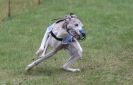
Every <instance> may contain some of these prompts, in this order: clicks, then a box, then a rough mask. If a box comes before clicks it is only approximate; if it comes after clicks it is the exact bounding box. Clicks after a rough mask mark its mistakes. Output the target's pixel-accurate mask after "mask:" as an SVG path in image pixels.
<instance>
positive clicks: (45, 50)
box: [39, 37, 50, 58]
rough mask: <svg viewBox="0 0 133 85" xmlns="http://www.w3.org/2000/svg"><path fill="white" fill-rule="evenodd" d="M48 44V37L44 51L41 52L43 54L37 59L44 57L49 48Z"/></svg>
mask: <svg viewBox="0 0 133 85" xmlns="http://www.w3.org/2000/svg"><path fill="white" fill-rule="evenodd" d="M49 42H50V37H49V38H48V39H47V41H46V44H45V47H44V50H43V53H42V54H41V56H39V58H41V57H42V56H44V55H45V54H46V52H47V49H48V47H49Z"/></svg>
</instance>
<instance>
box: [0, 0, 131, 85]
mask: <svg viewBox="0 0 133 85" xmlns="http://www.w3.org/2000/svg"><path fill="white" fill-rule="evenodd" d="M13 1H16V3H15V2H14V3H13V5H12V7H13V8H14V11H13V16H12V17H11V18H4V20H3V21H1V22H0V85H132V84H133V11H132V10H133V0H43V2H42V3H41V5H40V6H34V4H35V3H34V2H33V3H30V2H29V0H19V1H17V0H13ZM26 1H27V3H30V5H29V4H27V5H24V6H25V8H23V5H21V4H22V3H23V2H25V3H26ZM34 1H35V0H34ZM5 5H6V3H5V0H0V18H1V19H2V18H3V17H6V11H5V10H6V7H5ZM20 8H23V9H22V10H19V9H20ZM27 8H28V9H27ZM4 9H5V10H4ZM69 12H74V13H76V14H77V15H78V16H79V17H80V19H81V20H82V22H83V24H84V25H85V28H86V32H87V39H86V40H85V41H81V42H80V43H81V46H82V47H83V50H84V55H83V59H82V60H79V61H78V62H76V63H75V64H74V65H73V66H74V67H79V68H81V70H82V71H81V72H79V73H71V72H65V71H63V70H62V69H61V68H62V65H63V64H64V63H65V62H66V60H67V59H68V56H66V54H65V53H64V51H61V52H59V53H58V54H56V55H55V56H54V57H52V58H51V59H49V60H48V61H45V62H43V63H41V64H39V65H38V66H37V67H35V68H34V69H33V70H32V71H31V72H29V73H27V72H26V71H25V67H26V65H27V64H29V63H30V62H31V61H32V59H33V58H35V57H36V55H35V52H36V50H37V49H38V47H39V44H40V42H41V39H42V36H43V33H44V30H45V29H46V27H47V26H48V25H49V24H50V23H52V21H51V20H52V19H55V18H58V17H60V16H64V15H65V14H67V13H69Z"/></svg>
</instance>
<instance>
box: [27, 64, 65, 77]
mask: <svg viewBox="0 0 133 85" xmlns="http://www.w3.org/2000/svg"><path fill="white" fill-rule="evenodd" d="M65 72H66V71H64V70H63V69H62V68H58V67H57V68H56V67H39V66H37V67H35V68H33V69H32V70H30V71H26V72H25V75H30V76H54V75H61V74H64V73H65Z"/></svg>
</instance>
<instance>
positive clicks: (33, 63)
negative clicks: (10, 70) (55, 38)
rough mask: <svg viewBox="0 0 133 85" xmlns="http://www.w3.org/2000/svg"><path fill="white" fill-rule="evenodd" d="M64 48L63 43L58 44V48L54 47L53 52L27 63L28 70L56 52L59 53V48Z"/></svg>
mask: <svg viewBox="0 0 133 85" xmlns="http://www.w3.org/2000/svg"><path fill="white" fill-rule="evenodd" d="M62 48H63V46H62V45H59V46H57V47H56V48H54V49H53V50H52V51H51V52H49V53H47V54H46V55H44V56H41V58H39V59H37V60H35V61H33V62H32V63H31V64H29V65H27V67H26V70H30V69H32V68H33V67H34V66H36V65H38V64H39V63H41V62H42V61H44V60H46V59H48V58H50V57H52V56H53V55H54V54H55V53H57V52H58V51H59V50H61V49H62Z"/></svg>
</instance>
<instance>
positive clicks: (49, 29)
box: [36, 26, 52, 56]
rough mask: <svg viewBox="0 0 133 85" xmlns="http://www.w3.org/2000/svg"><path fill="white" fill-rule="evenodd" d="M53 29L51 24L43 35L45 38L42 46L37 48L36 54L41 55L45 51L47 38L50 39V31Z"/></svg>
mask: <svg viewBox="0 0 133 85" xmlns="http://www.w3.org/2000/svg"><path fill="white" fill-rule="evenodd" d="M51 30H52V27H51V26H49V27H48V28H47V30H46V32H45V34H44V36H43V39H42V42H41V45H40V48H39V49H38V50H37V52H36V55H37V56H40V55H41V54H42V53H43V51H44V48H45V46H46V42H47V39H48V37H49V33H50V31H51Z"/></svg>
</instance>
